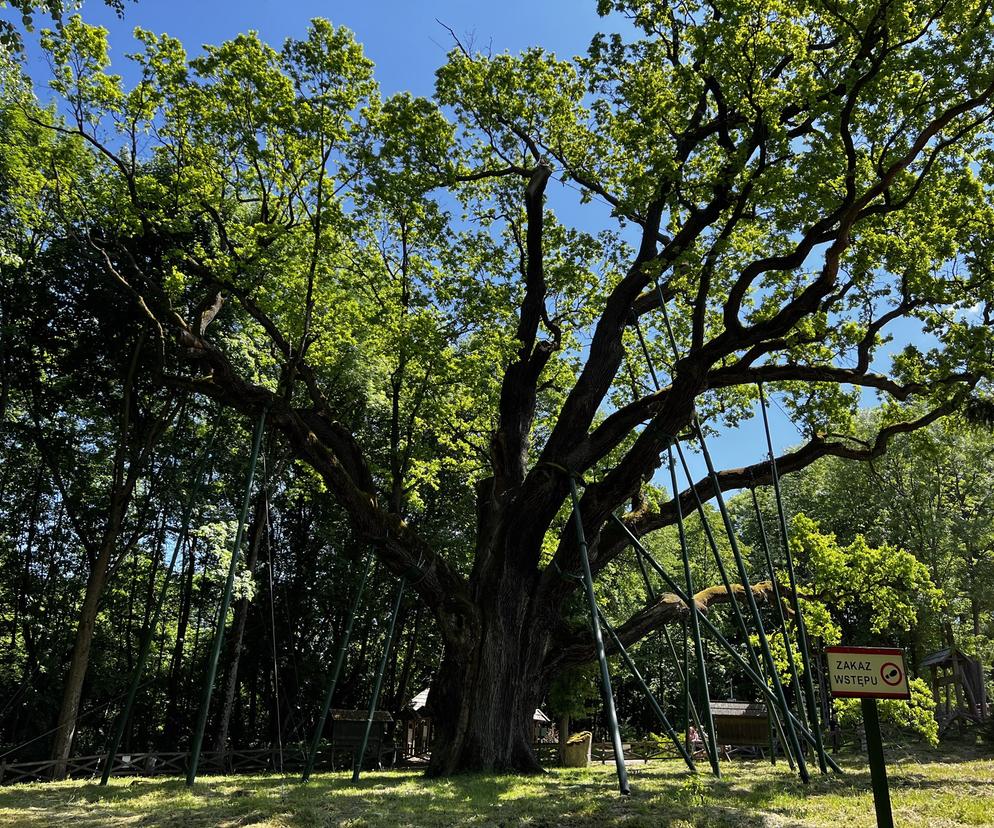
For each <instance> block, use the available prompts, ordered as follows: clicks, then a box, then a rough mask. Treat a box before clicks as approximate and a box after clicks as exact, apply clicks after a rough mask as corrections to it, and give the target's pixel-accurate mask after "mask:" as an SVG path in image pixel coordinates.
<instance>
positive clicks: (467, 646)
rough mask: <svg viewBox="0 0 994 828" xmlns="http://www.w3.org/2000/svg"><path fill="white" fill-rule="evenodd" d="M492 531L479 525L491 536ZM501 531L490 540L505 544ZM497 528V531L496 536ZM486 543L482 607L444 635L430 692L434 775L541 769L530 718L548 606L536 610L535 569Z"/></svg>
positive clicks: (541, 677) (479, 594)
mask: <svg viewBox="0 0 994 828" xmlns="http://www.w3.org/2000/svg"><path fill="white" fill-rule="evenodd" d="M487 534H488V533H487V532H486V530H485V528H484V530H483V531H481V533H480V537H481V539H482V543H483V544H487ZM494 536H495V537H497V538H500V539H499V540H496V539H495V540H494V541H493V542H491V543H489V544H487V547H488V548H489V549H490V550H494V549H502V548H503V543H504V541H503V533H502V532H500V531H499V530H498V531H497V532H495V533H494ZM494 536H492V537H494ZM509 557H510V556H508V555H506V554H490V553H489V552H488V551H487V548H484V550H483V552H482V554H478V556H477V561H478V562H479V563H480V565H479V566H478V568H477V569H476V571H475V572H474V575H473V577H472V579H471V583H472V585H473V587H472V588H473V592H474V594H475V598H476V606H477V614H476V616H475V617H474V618H473V619H472V620H470V621H469V626H470V629H467V630H464V632H463V634H462V635H460V637H459V639H458V640H457V641H448V642H447V643H446V650H445V654H444V656H443V659H442V664H441V667H440V668H439V670H438V672H437V673H436V675H435V679H434V681H433V682H432V685H431V691H430V693H429V695H428V711H429V713H430V714H431V716H432V720H433V722H434V727H435V740H434V744H433V745H432V751H431V763H430V765H429V768H428V774H429V775H430V776H446V775H449V774H452V773H456V772H465V771H486V772H491V773H540V772H541V770H542V768H541V766H540V765H539V763H538V760H537V759H536V758H535V754H534V752H533V750H532V745H531V738H532V720H533V718H534V714H535V708H536V707H538V706H539V704H540V703H541V701H542V697H543V696H544V695H545V691H546V689H547V688H546V685H547V683H548V677H547V675H546V673H545V672H544V670H543V668H544V665H545V657H546V654H547V649H548V646H549V644H548V642H549V639H550V636H549V635H548V632H547V631H548V629H549V622H548V614H547V613H541V616H542V617H541V618H537V617H536V613H535V611H534V601H533V596H534V594H535V586H536V581H537V573H534V572H527V571H519V570H516V569H515V568H514V567H513V565H511V564H509V563H508V559H509Z"/></svg>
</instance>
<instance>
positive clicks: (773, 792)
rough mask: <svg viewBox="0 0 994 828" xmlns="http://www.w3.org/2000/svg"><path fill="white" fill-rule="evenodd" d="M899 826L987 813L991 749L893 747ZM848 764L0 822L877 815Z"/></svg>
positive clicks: (137, 808) (852, 827) (933, 825)
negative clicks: (620, 791)
mask: <svg viewBox="0 0 994 828" xmlns="http://www.w3.org/2000/svg"><path fill="white" fill-rule="evenodd" d="M889 761H890V766H889V772H890V779H891V796H892V800H893V804H894V819H895V823H896V824H897V826H899V828H907V826H929V828H945V827H946V826H959V825H990V826H994V754H992V753H991V752H990V751H985V750H983V749H981V748H970V749H960V750H958V751H957V752H956V753H955V754H954V755H949V754H948V753H947V754H942V753H931V752H926V751H919V752H917V754H914V755H910V754H909V755H905V756H904V757H903V758H898V757H895V756H894V755H893V752H891V754H890V756H889ZM842 764H843V765H844V766H845V768H846V770H847V774H846V775H845V776H843V777H838V776H830V777H818V776H816V777H815V778H813V779H812V782H811V784H810V785H808V786H804V785H801V784H800V782H798V781H797V780H796V778H794V777H792V776H791V774H790V773H789V771H788V770H787V767H786V765H784V764H783V763H780V764H779V765H778V766H777V767H776V768H772V767H770V765H769V764H768V763H760V762H746V761H734V762H730V763H728V762H726V763H723V766H722V767H723V771H724V776H723V778H722V779H721V780H714V779H712V778H711V777H710V776H708V775H705V774H701V775H699V776H696V777H690V776H688V775H687V774H686V773H685V772H684V771H682V770H681V766H680V765H679V764H677V763H676V762H675V761H674V762H651V763H649V764H648V765H645V766H643V765H640V764H637V763H636V764H634V765H631V766H630V767H629V772H630V775H631V782H632V791H633V793H632V796H631V797H629V798H627V799H621V798H620V797H619V796H618V795H617V788H616V786H615V777H614V774H613V768H612V766H610V765H604V766H595V767H593V768H591V769H589V770H553V771H551V772H550V773H548V774H547V775H545V776H543V777H511V776H463V777H458V778H455V779H449V780H443V781H437V780H427V779H424V778H423V777H422V776H421V774H420V772H417V771H383V772H378V773H372V772H370V773H366V774H364V776H363V779H362V782H361V783H360V784H358V785H352V784H351V779H350V777H349V776H348V775H347V774H345V773H338V774H318V775H316V776H315V777H314V778H313V779H312V780H311V782H310V784H308V785H306V786H301V785H299V784H297V783H296V782H295V781H293V780H286V781H285V782H284V780H283V779H281V778H280V777H278V776H240V777H234V776H231V777H204V778H203V781H200V782H198V783H197V785H196V787H195V788H194V790H192V791H188V790H187V789H186V788H185V787H184V785H183V782H182V780H179V779H161V778H160V779H127V778H124V779H115V780H112V782H111V785H110V786H109V787H108V788H106V789H103V788H100V787H99V786H98V785H96V784H95V783H93V782H89V781H72V782H65V783H59V784H44V783H38V784H30V785H14V786H10V787H5V788H0V825H2V826H24V828H51V826H80V827H81V828H97V826H100V828H103V826H111V827H112V828H115V827H116V826H141V827H142V828H146V827H147V826H175V828H180V826H183V828H187V826H191V828H192V827H194V826H243V825H244V826H248V825H252V826H348V827H349V828H386V826H390V828H394V826H421V825H471V826H517V825H522V826H572V825H578V826H598V825H604V826H609V825H621V826H674V828H676V826H682V827H683V828H689V826H735V828H750V827H751V826H832V828H861V826H873V825H874V824H875V822H874V818H873V798H872V795H871V793H870V778H869V772H868V771H867V769H866V767H865V764H863V763H862V761H861V759H860V758H859V757H855V756H853V757H848V758H846V759H844V760H843V763H842Z"/></svg>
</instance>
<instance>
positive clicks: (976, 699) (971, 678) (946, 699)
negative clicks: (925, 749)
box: [918, 647, 987, 733]
mask: <svg viewBox="0 0 994 828" xmlns="http://www.w3.org/2000/svg"><path fill="white" fill-rule="evenodd" d="M926 668H928V669H929V670H930V671H931V673H932V696H933V698H934V699H935V718H936V720H937V721H938V722H939V730H940V733H944V732H945V731H947V730H948V729H949V728H950V727H951V726H952V725H953V724H956V723H957V722H958V723H960V724H965V723H966V722H979V721H983V719H985V718H986V716H987V710H986V706H987V704H986V698H985V693H984V690H983V671H982V670H981V667H980V662H979V661H977V659H975V658H971V657H970V656H968V655H966V654H965V653H963V652H962V651H960V650H958V649H956V648H955V647H946V649H944V650H939V651H938V652H935V653H932V654H930V655H928V656H926V657H925V658H924V659H922V661H921V663H920V664H919V665H918V671H919V673H921V672H924V670H925V669H926Z"/></svg>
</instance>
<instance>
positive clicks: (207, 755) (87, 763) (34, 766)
mask: <svg viewBox="0 0 994 828" xmlns="http://www.w3.org/2000/svg"><path fill="white" fill-rule="evenodd" d="M532 747H533V748H534V750H535V754H536V756H537V757H538V760H539V761H540V762H541V763H542V764H545V765H554V764H555V763H556V761H557V760H558V749H559V748H558V745H556V744H555V743H552V744H549V743H545V742H543V743H538V744H535V745H533V746H532ZM623 747H624V751H625V759H626V760H627V761H629V762H631V761H639V760H640V761H643V762H648V761H651V760H655V759H673V758H675V757H676V756H677V753H676V749H675V748H674V747H673V745H671V744H668V743H666V744H660V743H659V742H626V743H625V744H624V745H623ZM590 753H591V761H593V762H600V763H602V764H603V763H605V762H613V761H614V749H613V747H612V746H611V743H610V742H594V744H593V745H592V746H591V752H590ZM395 754H396V750H395V749H394V748H393V747H392V746H389V745H387V744H384V745H383V747H382V749H381V753H380V756H379V761H380V762H382V763H384V764H394V763H395V762H396V761H397V759H398V757H397V756H396V755H395ZM354 755H355V748H354V747H351V746H349V747H339V746H336V745H328V746H327V747H324V748H322V749H320V750H319V751H318V755H317V759H316V761H315V764H314V768H315V770H319V771H320V770H325V771H329V770H344V769H347V768H351V767H352V762H353V757H354ZM367 755H368V754H367ZM187 758H188V754H186V753H123V752H122V753H119V754H118V756H117V759H116V760H115V761H114V767H113V769H112V770H111V775H112V776H185V775H186V769H187ZM305 758H306V757H305V754H304V750H303V748H302V747H300V746H297V745H293V746H290V747H287V748H284V750H283V754H282V768H281V756H280V751H279V750H278V749H276V748H251V749H248V750H228V751H224V752H218V751H204V752H203V753H202V754H201V755H200V765H199V768H198V773H199V774H204V775H209V774H240V773H280V771H281V770H282V772H284V773H286V774H289V775H295V774H299V773H300V772H301V771H302V770H303V768H304V760H305ZM103 763H104V755H98V756H77V757H74V758H72V759H70V760H69V762H68V765H67V768H66V770H67V773H66V775H67V776H69V777H71V778H73V779H93V778H96V777H99V776H100V774H101V772H102V770H103ZM56 764H57V763H56V762H55V761H54V760H51V759H45V760H42V761H38V762H5V761H0V785H12V784H15V783H17V782H39V781H47V780H50V779H52V777H53V775H54V772H55V767H56Z"/></svg>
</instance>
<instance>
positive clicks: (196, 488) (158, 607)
mask: <svg viewBox="0 0 994 828" xmlns="http://www.w3.org/2000/svg"><path fill="white" fill-rule="evenodd" d="M220 423H221V414H220V412H219V413H218V416H217V419H216V420H215V421H214V426H213V428H212V429H211V433H210V437H208V438H207V445H206V446H205V447H204V451H203V453H202V454H201V457H200V460H199V461H198V463H197V466H196V468H195V469H194V472H193V482H192V484H191V486H190V492H189V494H188V495H187V499H186V504H185V505H184V506H183V513H182V517H181V518H180V529H179V533H178V534H177V535H176V543H175V544H174V545H173V552H172V555H171V556H170V558H169V564H168V566H166V571H165V574H164V575H163V577H162V586H161V587H159V595H158V597H157V599H156V602H155V607H154V609H153V610H152V615H151V617H150V618H149V620H148V627H147V628H146V630H145V634H144V635H143V636H142V642H141V647H140V649H139V651H138V663H137V664H136V665H135V669H134V672H133V673H132V675H131V684H130V685H129V686H128V695H127V698H126V699H125V701H124V708H123V709H122V710H121V713H120V715H119V716H118V717H117V723H116V724H115V726H114V732H113V734H112V735H111V737H110V741H109V742H108V743H107V757H106V758H105V759H104V767H103V773H102V774H101V776H100V784H101V785H106V784H107V782H108V780H109V779H110V774H111V771H112V770H113V769H114V760H115V759H117V750H118V748H119V747H120V745H121V739H123V738H124V730H125V728H126V727H127V726H128V720H129V719H130V718H131V710H132V708H133V707H134V704H135V698H136V697H137V695H138V688H139V687H140V686H141V680H142V676H143V675H144V674H145V666H146V664H147V663H148V655H149V653H150V652H151V650H152V639H153V637H154V636H155V628H156V627H157V626H158V625H159V618H161V617H162V606H163V604H164V603H165V601H166V591H167V590H168V588H169V582H170V581H171V580H172V575H173V569H174V568H175V566H176V559H177V558H178V557H179V553H180V550H181V549H182V548H183V545H184V544H185V543H186V538H187V535H188V534H189V532H190V521H191V519H192V517H193V508H194V506H195V505H196V502H197V498H198V496H199V495H200V489H201V487H202V485H203V482H204V477H205V473H206V470H207V464H208V461H209V459H210V455H211V450H212V448H213V447H214V438H215V437H216V436H217V432H218V426H219V425H220Z"/></svg>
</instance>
